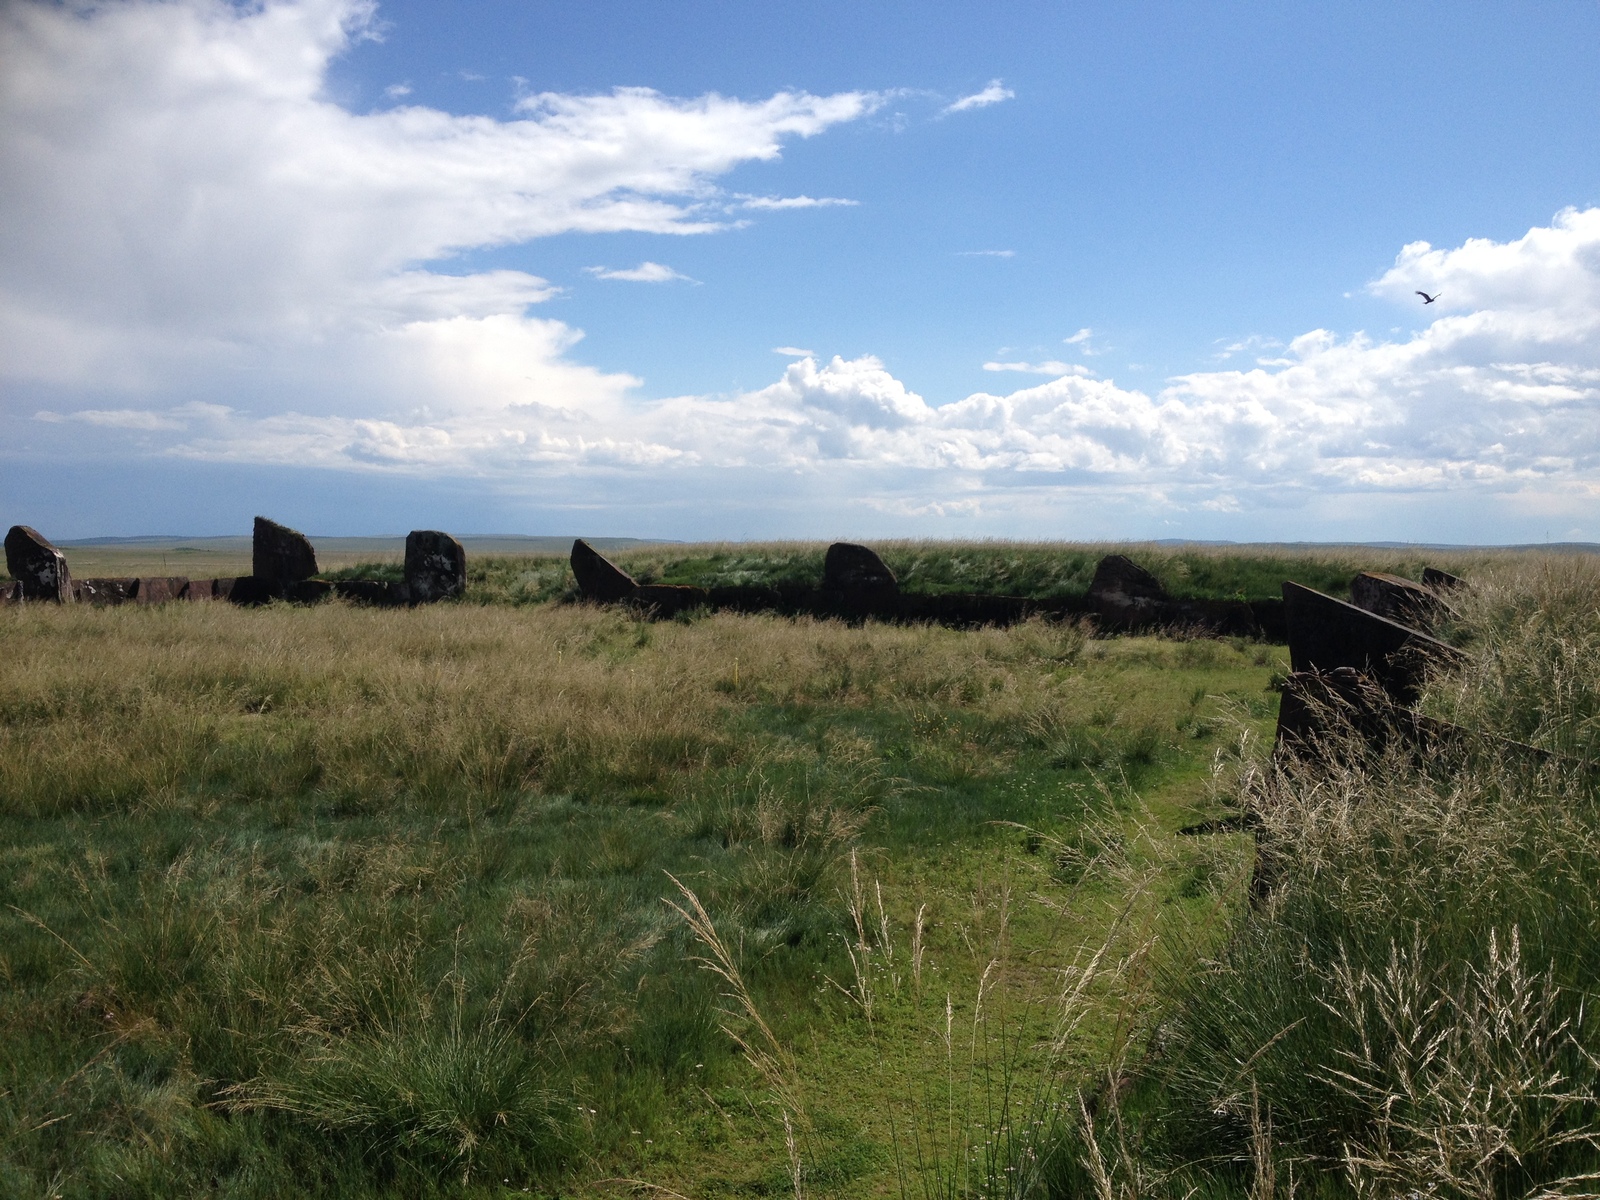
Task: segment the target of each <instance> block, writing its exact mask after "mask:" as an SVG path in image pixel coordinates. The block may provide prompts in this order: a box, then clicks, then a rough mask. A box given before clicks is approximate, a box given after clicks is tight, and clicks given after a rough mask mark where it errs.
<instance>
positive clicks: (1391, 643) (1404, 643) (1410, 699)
mask: <svg viewBox="0 0 1600 1200" xmlns="http://www.w3.org/2000/svg"><path fill="white" fill-rule="evenodd" d="M1283 607H1284V615H1285V617H1286V619H1287V623H1288V626H1289V662H1290V666H1291V669H1292V670H1295V671H1333V670H1336V669H1337V668H1339V667H1353V668H1355V669H1356V670H1357V671H1360V672H1363V673H1364V674H1366V675H1369V676H1371V677H1372V678H1373V679H1375V680H1376V681H1377V682H1378V684H1379V686H1381V687H1382V688H1383V690H1384V691H1385V692H1387V693H1388V694H1389V695H1390V696H1391V697H1393V698H1394V699H1395V700H1396V701H1397V702H1398V703H1400V704H1406V705H1409V704H1412V703H1414V702H1415V701H1416V699H1417V696H1418V695H1419V694H1420V693H1421V691H1422V681H1423V677H1424V675H1425V674H1426V672H1427V668H1428V666H1429V664H1430V663H1439V664H1445V665H1456V664H1459V663H1461V662H1463V661H1465V658H1466V656H1465V655H1464V654H1462V653H1461V651H1459V650H1457V649H1456V648H1455V647H1454V646H1450V645H1447V644H1446V643H1444V642H1441V641H1439V640H1438V639H1437V638H1432V637H1429V636H1428V635H1427V634H1425V633H1422V632H1420V631H1418V630H1415V629H1410V628H1408V627H1406V626H1404V625H1401V624H1400V623H1399V622H1398V621H1391V620H1389V619H1388V618H1387V617H1380V616H1378V615H1377V614H1376V613H1370V612H1368V611H1367V610H1366V609H1364V608H1357V607H1356V606H1355V605H1354V604H1346V603H1345V602H1344V601H1343V600H1335V599H1334V598H1333V597H1332V596H1324V595H1323V594H1322V593H1321V592H1318V591H1313V590H1312V589H1311V588H1308V587H1303V586H1302V585H1300V584H1298V583H1289V582H1287V581H1286V582H1285V583H1284V585H1283Z"/></svg>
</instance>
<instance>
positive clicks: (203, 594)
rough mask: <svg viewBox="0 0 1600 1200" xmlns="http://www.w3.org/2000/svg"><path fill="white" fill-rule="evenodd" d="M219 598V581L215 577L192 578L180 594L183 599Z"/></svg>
mask: <svg viewBox="0 0 1600 1200" xmlns="http://www.w3.org/2000/svg"><path fill="white" fill-rule="evenodd" d="M216 598H217V581H216V580H215V579H191V580H189V582H188V583H186V584H185V585H184V587H183V592H182V594H181V595H180V596H179V599H181V600H215V599H216Z"/></svg>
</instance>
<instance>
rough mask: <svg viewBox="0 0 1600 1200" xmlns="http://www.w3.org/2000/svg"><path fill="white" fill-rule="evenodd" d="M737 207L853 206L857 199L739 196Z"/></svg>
mask: <svg viewBox="0 0 1600 1200" xmlns="http://www.w3.org/2000/svg"><path fill="white" fill-rule="evenodd" d="M738 200H739V204H738V207H739V208H765V209H784V208H855V207H856V206H857V205H859V204H860V203H861V201H859V200H841V199H840V198H839V197H837V196H740V197H738Z"/></svg>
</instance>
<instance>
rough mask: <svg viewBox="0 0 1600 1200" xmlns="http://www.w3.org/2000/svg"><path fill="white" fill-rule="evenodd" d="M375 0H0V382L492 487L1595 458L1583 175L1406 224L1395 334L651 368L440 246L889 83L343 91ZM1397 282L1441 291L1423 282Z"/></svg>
mask: <svg viewBox="0 0 1600 1200" xmlns="http://www.w3.org/2000/svg"><path fill="white" fill-rule="evenodd" d="M370 20H371V14H370V10H368V9H367V8H366V7H364V6H362V5H360V4H358V3H356V2H355V0H279V2H277V3H268V4H264V5H262V6H259V7H255V6H240V7H235V6H232V5H229V4H225V3H222V2H221V0H125V2H124V3H120V4H118V5H114V6H110V5H108V6H102V7H81V6H73V7H66V6H56V5H50V4H43V3H32V2H22V3H12V4H8V5H7V4H0V61H3V62H4V63H5V64H6V69H5V70H4V71H3V72H0V263H4V264H5V269H4V275H3V277H0V385H4V389H5V390H4V399H3V400H0V415H5V416H6V418H7V419H8V420H11V421H13V422H21V423H24V424H25V427H26V429H27V430H28V434H29V439H30V440H33V439H34V438H35V436H36V437H37V439H38V440H39V443H40V444H41V445H44V446H47V447H48V446H55V447H59V448H64V452H66V451H70V452H72V453H78V452H81V451H82V450H83V449H84V448H85V447H89V446H104V447H108V448H110V449H108V450H107V453H111V452H113V451H114V452H115V453H123V454H125V453H128V452H129V450H128V446H129V444H130V441H137V443H138V446H139V448H140V449H139V452H140V453H154V454H166V455H171V456H177V457H180V458H187V459H198V460H208V461H217V462H237V463H283V464H288V465H295V466H322V467H327V468H329V469H336V470H343V471H356V472H402V473H406V472H409V473H415V474H419V475H428V474H433V475H440V474H446V473H448V474H451V475H455V476H476V477H479V478H484V479H490V480H493V481H494V483H495V486H496V487H501V488H504V489H507V490H511V491H514V490H516V489H518V488H528V487H533V486H545V485H547V484H549V485H550V486H554V485H553V484H551V483H550V481H564V482H563V486H566V487H569V488H570V489H572V490H573V491H574V492H582V489H583V486H584V485H583V482H582V481H583V480H584V478H586V477H589V476H592V477H594V478H603V480H604V481H605V486H606V487H607V488H611V487H613V486H617V485H618V481H619V480H625V479H629V478H637V479H639V480H643V481H646V482H647V483H649V484H650V485H651V486H655V485H657V484H659V483H660V482H661V480H662V479H664V478H667V477H670V478H671V479H673V480H676V481H678V484H677V486H679V487H680V488H687V489H691V490H693V489H698V490H699V492H698V494H703V495H712V494H715V493H716V490H717V489H718V488H722V489H723V494H734V493H736V494H737V496H738V499H739V502H740V503H741V504H743V505H746V506H751V505H759V504H762V503H766V502H767V500H765V499H764V497H778V496H780V495H781V496H791V495H799V494H800V492H799V491H795V490H794V489H795V488H797V487H799V485H798V484H795V482H794V481H795V480H802V479H813V480H818V481H821V482H819V483H818V484H817V486H818V487H825V488H826V490H827V492H828V494H829V495H833V496H850V497H860V498H862V502H863V503H868V502H870V503H872V504H874V505H877V506H878V509H879V510H880V511H883V512H886V513H888V512H898V513H903V514H907V515H916V514H918V513H922V514H925V515H937V512H941V511H942V512H945V513H947V514H955V513H962V512H966V513H973V514H979V513H981V514H985V515H986V519H987V515H990V514H995V513H1002V514H1003V513H1004V512H1006V511H1007V508H1006V505H1007V503H1008V501H1007V500H1006V499H1005V497H1006V496H1012V497H1015V496H1020V495H1023V494H1024V493H1027V494H1028V495H1030V496H1033V497H1037V496H1038V495H1042V494H1045V493H1048V492H1050V491H1051V490H1055V491H1058V492H1059V491H1063V490H1071V489H1074V488H1094V489H1099V490H1100V492H1108V491H1117V490H1119V489H1120V491H1121V492H1122V493H1125V494H1128V495H1137V496H1138V497H1139V498H1140V499H1139V503H1141V504H1145V505H1147V506H1156V507H1159V506H1163V505H1165V506H1176V507H1184V506H1187V507H1189V508H1192V509H1196V510H1198V509H1201V508H1203V507H1209V508H1210V509H1211V510H1215V511H1227V510H1229V509H1231V508H1237V509H1238V510H1239V511H1241V512H1250V511H1252V510H1255V511H1263V510H1267V509H1271V510H1273V511H1279V510H1282V509H1284V508H1285V507H1286V506H1290V505H1292V503H1294V502H1295V498H1296V497H1300V498H1304V497H1307V496H1315V495H1327V494H1332V495H1338V496H1349V495H1354V494H1358V493H1369V494H1381V495H1384V496H1387V497H1394V496H1398V495H1400V494H1402V493H1408V492H1410V493H1436V494H1440V495H1450V496H1453V495H1456V494H1458V493H1472V494H1483V495H1488V494H1493V495H1495V496H1497V497H1502V498H1503V497H1506V496H1519V497H1524V499H1521V500H1518V501H1517V503H1520V504H1522V505H1523V506H1524V508H1526V509H1527V510H1529V511H1538V512H1540V513H1541V514H1544V513H1549V514H1552V517H1551V523H1552V528H1554V527H1557V526H1558V525H1559V527H1561V528H1566V527H1567V526H1569V525H1571V524H1572V521H1571V520H1569V519H1567V518H1566V517H1563V516H1562V515H1561V514H1562V513H1564V512H1569V511H1572V510H1573V509H1574V508H1575V507H1576V508H1578V509H1580V510H1581V511H1583V512H1588V511H1590V510H1592V506H1593V503H1594V498H1595V496H1596V495H1600V209H1589V210H1584V211H1577V210H1571V211H1567V212H1563V213H1561V214H1559V215H1558V216H1557V217H1556V218H1555V219H1554V220H1553V221H1552V222H1551V223H1550V224H1549V225H1548V226H1545V227H1541V228H1536V229H1533V230H1530V231H1529V232H1528V234H1527V235H1526V236H1524V237H1522V238H1519V239H1515V240H1512V241H1507V242H1493V241H1489V240H1482V239H1474V240H1471V241H1468V242H1466V243H1464V244H1463V245H1461V246H1459V247H1456V248H1453V249H1450V248H1442V249H1436V248H1434V247H1431V246H1428V245H1426V244H1425V243H1415V244H1412V245H1408V246H1406V247H1404V248H1403V249H1402V250H1401V251H1400V254H1399V255H1398V257H1397V258H1396V260H1395V263H1394V265H1393V267H1392V268H1391V269H1389V270H1388V271H1386V272H1384V273H1383V274H1382V275H1381V276H1380V277H1379V278H1378V279H1376V280H1375V281H1374V282H1373V283H1372V284H1371V286H1370V291H1371V292H1372V294H1374V295H1376V296H1378V297H1382V298H1385V299H1389V300H1392V301H1394V302H1395V303H1396V304H1398V305H1400V306H1402V307H1401V309H1400V310H1399V311H1401V312H1404V313H1407V314H1413V315H1419V316H1420V317H1421V318H1422V319H1423V320H1425V321H1427V322H1428V323H1427V324H1426V325H1424V326H1423V327H1421V328H1420V329H1419V330H1418V331H1417V332H1416V333H1414V334H1391V335H1387V336H1384V337H1369V336H1366V335H1364V334H1359V333H1358V334H1353V335H1347V336H1336V335H1334V334H1332V333H1330V332H1327V331H1324V330H1313V331H1311V332H1309V333H1304V334H1302V335H1301V336H1299V337H1297V338H1293V339H1291V340H1289V341H1288V344H1287V345H1286V346H1284V347H1282V348H1281V349H1279V350H1277V351H1276V352H1275V356H1274V357H1271V358H1260V359H1258V360H1257V361H1256V362H1255V364H1254V365H1253V366H1252V367H1250V368H1249V369H1234V370H1203V371H1196V372H1193V373H1190V374H1186V375H1182V376H1179V377H1176V378H1174V379H1171V380H1169V381H1168V382H1167V384H1166V385H1165V386H1164V387H1162V388H1161V389H1159V390H1155V391H1151V392H1146V391H1141V390H1138V389H1132V388H1124V387H1120V386H1118V385H1117V384H1116V383H1115V382H1114V381H1113V380H1110V379H1104V378H1097V377H1094V376H1092V375H1091V373H1089V372H1088V371H1087V370H1086V369H1085V368H1082V367H1076V366H1073V365H1071V364H1067V363H1064V362H1059V361H1055V360H1048V361H1043V362H1031V361H995V362H993V363H988V364H985V366H986V368H987V369H988V370H990V371H993V372H997V373H999V372H1011V371H1018V372H1025V373H1036V374H1042V375H1050V376H1054V377H1053V378H1049V379H1042V380H1039V381H1037V382H1036V383H1035V384H1034V386H1030V387H1024V388H1020V389H1018V390H1015V391H1012V392H1010V393H1009V394H1005V395H992V394H989V393H987V392H979V393H976V394H974V395H971V396H968V397H966V398H964V399H960V400H956V401H954V402H951V403H944V404H932V403H930V402H929V401H928V400H926V399H925V398H924V397H923V396H921V395H919V394H918V393H917V392H916V391H915V390H913V388H912V387H910V386H909V385H908V383H907V382H906V381H905V380H904V379H901V378H899V377H897V375H896V374H895V373H894V372H891V371H890V370H889V369H888V368H887V367H886V366H885V365H884V364H883V363H882V362H881V361H879V360H878V359H875V358H872V357H870V356H863V357H860V358H856V359H843V358H833V359H830V360H828V361H826V362H822V361H820V360H819V359H818V358H816V357H815V356H814V355H812V354H810V353H808V352H806V351H804V350H801V349H799V348H797V347H778V348H777V351H778V352H780V353H784V354H787V355H789V356H791V357H793V358H794V359H796V360H797V361H793V362H791V363H789V364H788V365H787V366H786V368H785V369H784V371H783V373H782V375H781V377H780V378H779V379H777V381H776V382H774V383H772V384H770V385H769V386H766V387H762V388H758V389H756V390H753V391H746V392H741V393H737V394H733V395H721V396H683V397H676V398H673V399H668V400H663V401H658V402H648V403H647V402H643V401H640V400H638V399H635V398H634V393H635V391H636V389H637V387H638V385H639V383H640V381H639V380H638V379H637V378H635V377H634V376H632V375H629V374H626V373H622V372H605V371H601V370H598V369H596V368H594V367H590V366H587V365H584V364H583V363H581V362H579V361H577V360H576V359H575V358H574V351H575V348H576V346H577V344H578V342H579V340H580V338H581V336H582V335H581V334H580V333H579V332H578V331H576V330H573V329H571V328H570V327H568V326H566V325H564V324H563V323H561V322H559V321H555V320H549V319H542V318H539V317H535V316H530V315H529V313H528V310H529V309H530V308H531V307H532V306H535V305H537V304H539V303H540V302H542V301H544V300H546V299H547V298H549V297H551V296H552V295H554V294H556V292H557V291H558V289H556V288H554V287H553V286H552V285H551V284H550V283H548V282H547V281H545V280H543V279H540V278H538V277H537V276H534V275H531V274H528V273H526V272H521V271H514V270H495V271H475V272H469V271H462V272H461V273H458V274H452V273H450V271H449V268H450V265H451V264H450V260H451V258H452V256H453V255H455V254H456V253H458V252H460V251H463V250H467V249H473V248H484V247H493V246H499V245H505V244H510V243H514V242H518V241H522V240H526V239H529V238H535V237H539V236H543V235H546V234H552V233H558V232H569V231H594V232H601V231H631V232H644V233H658V234H674V235H683V234H691V233H705V232H710V231H712V230H715V229H717V228H722V227H723V225H722V222H723V221H724V220H725V218H726V216H727V213H728V210H729V207H730V206H737V205H739V204H748V203H749V202H750V201H752V200H757V199H760V198H758V197H747V196H741V195H732V196H730V195H725V194H723V193H721V192H720V191H719V190H718V186H717V183H718V180H719V179H720V178H721V177H722V176H724V175H725V174H726V173H727V172H729V171H730V170H732V169H733V168H734V167H736V166H738V165H739V164H741V163H747V162H751V161H765V160H771V159H773V158H775V157H777V156H778V155H779V154H780V152H781V149H782V146H783V144H784V142H785V140H786V139H789V138H793V137H807V136H812V135H814V134H817V133H820V132H822V131H824V130H825V129H827V128H828V127H830V126H832V125H834V124H837V123H839V122H843V121H848V120H851V119H854V118H855V117H858V116H860V115H861V114H863V113H866V112H868V111H870V110H871V109H872V108H873V107H874V106H875V105H876V104H877V103H878V99H877V97H875V96H872V95H869V94H865V93H844V94H841V95H836V96H827V97H817V96H811V95H807V94H804V93H796V92H784V93H779V94H778V95H775V96H773V97H770V98H768V99H765V100H758V101H740V100H732V99H727V98H723V97H720V96H714V95H713V96H703V97H698V98H693V99H674V98H670V97H664V96H661V95H659V94H657V93H654V92H650V91H644V90H639V89H623V90H618V91H615V92H612V93H609V94H606V95H599V96H565V95H553V94H540V95H536V96H531V97H529V98H527V99H526V100H525V101H523V102H522V106H521V109H520V111H519V114H518V116H517V118H516V119H513V120H504V121H501V120H495V119H492V118H488V117H457V116H452V115H450V114H447V113H442V112H438V111H436V110H432V109H427V108H422V107H410V106H407V107H399V108H394V109H390V110H385V111H379V112H373V113H365V114H356V113H352V112H349V111H347V110H345V109H343V108H341V107H339V106H338V105H337V104H335V103H333V102H331V101H330V100H328V99H327V98H326V95H325V93H324V85H325V82H326V72H327V67H328V64H329V62H330V61H331V60H332V59H333V58H334V57H335V56H336V55H338V54H339V53H341V52H342V51H343V50H344V49H345V48H346V47H347V46H348V45H349V43H350V41H351V39H352V38H353V37H356V36H359V35H360V34H361V33H362V31H363V30H364V29H365V28H367V25H366V23H367V22H369V21H370ZM996 86H998V85H996ZM1002 90H1003V89H1002ZM983 94H984V93H979V95H983ZM968 99H974V98H971V97H969V98H968ZM961 103H965V102H964V101H963V102H961ZM976 106H977V105H976V102H974V104H972V105H968V107H976ZM793 199H795V200H801V199H808V198H804V197H795V198H793ZM788 206H789V207H796V206H797V205H788ZM758 207H760V206H759V205H758ZM770 207H783V205H782V204H781V203H780V202H779V200H774V201H773V203H772V205H770ZM967 253H968V254H973V255H984V256H996V257H1010V256H1011V252H1010V251H1000V250H991V251H969V252H967ZM603 270H608V271H609V270H610V269H609V268H606V269H603ZM662 272H665V273H666V274H661V273H662ZM673 275H675V272H671V269H670V268H667V267H664V266H661V265H659V264H654V263H644V264H641V265H640V266H639V267H635V268H629V269H627V270H624V271H622V272H620V273H613V275H612V277H617V278H636V279H644V278H650V279H665V278H671V277H673ZM1418 289H1420V290H1425V291H1428V292H1430V293H1435V292H1440V293H1443V295H1444V299H1443V300H1441V301H1440V303H1439V304H1438V305H1435V306H1431V307H1430V308H1428V309H1427V310H1426V311H1424V310H1422V309H1421V308H1420V301H1418V300H1417V298H1416V297H1415V296H1413V295H1412V294H1411V293H1412V292H1413V291H1414V290H1418ZM1092 339H1093V334H1092V331H1091V330H1089V329H1082V330H1079V331H1078V332H1077V333H1075V334H1073V335H1072V336H1071V337H1069V338H1066V339H1064V342H1065V343H1066V344H1068V345H1072V346H1074V347H1076V348H1077V351H1078V352H1079V353H1083V354H1087V353H1090V352H1091V346H1092V344H1093V343H1092ZM1248 341H1249V339H1245V340H1243V341H1241V342H1239V343H1238V345H1237V347H1235V346H1233V345H1232V344H1231V343H1230V344H1228V352H1232V353H1241V352H1243V351H1245V350H1246V349H1255V348H1256V346H1249V345H1247V344H1246V343H1247V342H1248ZM1258 345H1259V348H1260V349H1262V350H1267V349H1269V348H1270V347H1269V346H1268V343H1267V342H1266V341H1262V342H1260V343H1258ZM1017 353H1022V352H1021V351H1007V352H1003V354H1004V355H1005V356H1006V357H1007V358H1008V359H1009V356H1010V355H1011V354H1017ZM130 435H132V437H130ZM96 439H99V440H96ZM685 468H693V469H692V470H686V469H685ZM674 472H676V474H673V473H674ZM740 472H745V473H746V474H744V475H740V474H739V473H740ZM780 474H781V475H782V479H783V482H781V483H780V482H778V480H779V478H780ZM735 476H737V477H738V478H739V479H741V480H742V481H743V482H741V483H740V484H739V485H738V486H737V487H732V486H731V485H729V484H727V483H726V480H727V479H730V478H733V477H735ZM719 481H721V482H719ZM641 486H643V485H641ZM762 489H765V490H762ZM773 502H774V503H776V502H777V501H776V500H774V501H773ZM1019 503H1020V502H1019ZM1030 503H1032V501H1030ZM930 505H933V506H943V507H942V508H937V509H936V508H934V507H930Z"/></svg>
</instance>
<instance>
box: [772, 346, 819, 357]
mask: <svg viewBox="0 0 1600 1200" xmlns="http://www.w3.org/2000/svg"><path fill="white" fill-rule="evenodd" d="M772 352H773V353H774V354H781V355H783V356H784V357H785V358H811V357H813V356H814V355H815V354H816V351H815V350H802V349H800V347H799V346H774V347H773V348H772Z"/></svg>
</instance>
